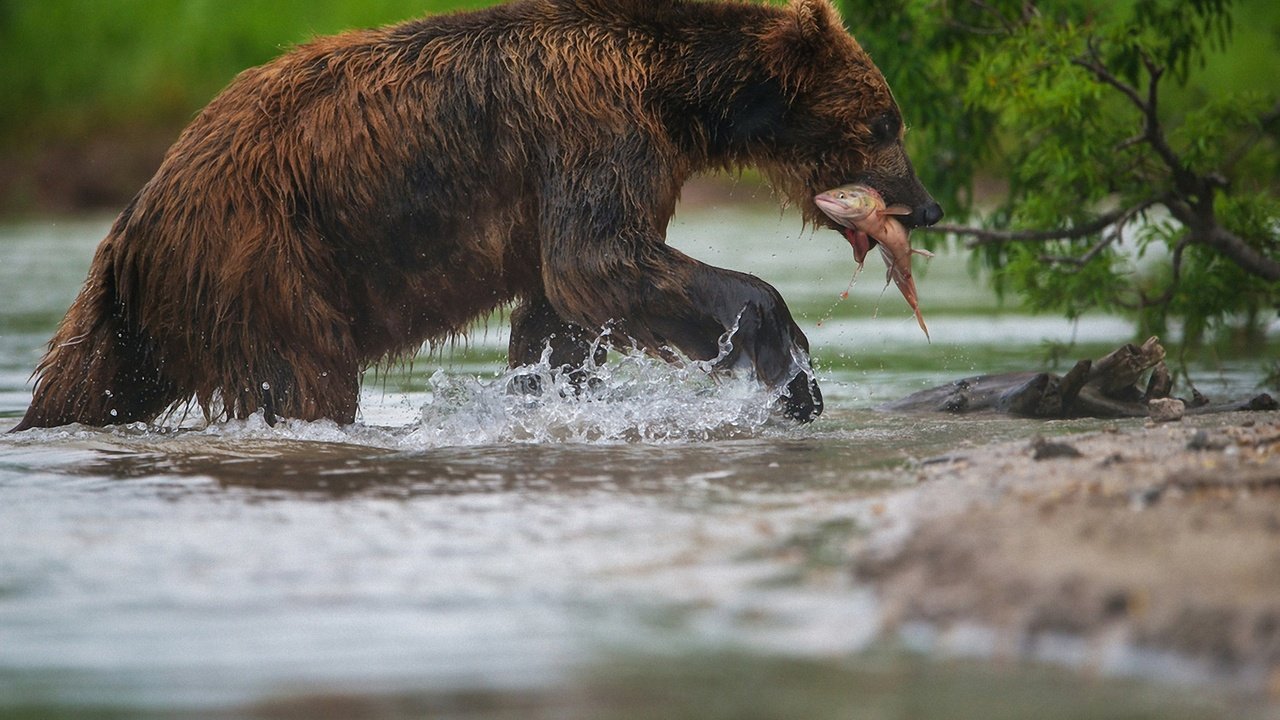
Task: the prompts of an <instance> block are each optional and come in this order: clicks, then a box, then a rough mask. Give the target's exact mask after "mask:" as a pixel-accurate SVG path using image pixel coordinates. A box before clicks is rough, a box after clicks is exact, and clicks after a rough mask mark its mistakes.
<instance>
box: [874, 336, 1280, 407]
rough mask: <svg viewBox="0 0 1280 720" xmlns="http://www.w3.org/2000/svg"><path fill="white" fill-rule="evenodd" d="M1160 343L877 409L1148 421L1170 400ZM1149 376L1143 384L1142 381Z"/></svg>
mask: <svg viewBox="0 0 1280 720" xmlns="http://www.w3.org/2000/svg"><path fill="white" fill-rule="evenodd" d="M1164 358H1165V351H1164V347H1163V346H1161V344H1160V340H1159V338H1155V337H1152V338H1150V339H1148V340H1147V341H1146V342H1144V343H1143V344H1141V345H1133V344H1126V345H1123V346H1121V347H1119V348H1116V349H1115V350H1113V351H1112V352H1110V353H1108V354H1107V355H1105V356H1103V357H1101V358H1099V359H1098V360H1096V361H1091V360H1088V359H1085V360H1081V361H1079V362H1077V363H1076V364H1075V366H1074V367H1072V368H1071V370H1070V371H1068V372H1067V374H1066V375H1062V376H1059V375H1056V374H1054V373H1050V372H1034V371H1032V372H1015V373H1002V374H999V375H978V376H974V377H968V378H964V379H962V380H957V381H955V382H953V383H950V384H947V385H942V386H939V387H936V388H930V389H928V390H921V391H920V392H917V393H913V394H911V395H908V396H907V397H905V398H902V399H901V400H896V401H893V402H890V403H886V404H884V405H881V406H880V407H879V408H878V409H880V410H886V411H891V412H944V413H952V414H963V413H974V412H992V413H1003V414H1007V415H1014V416H1018V417H1029V418H1075V417H1146V416H1147V415H1149V414H1150V403H1151V401H1153V400H1162V399H1164V398H1168V397H1170V393H1171V392H1172V390H1173V377H1172V375H1171V374H1170V372H1169V368H1168V366H1167V365H1165V362H1164ZM1148 371H1150V375H1148V376H1147V379H1146V381H1145V382H1143V376H1144V375H1146V374H1147V373H1148ZM1192 392H1193V393H1194V394H1193V397H1192V399H1191V400H1183V403H1184V404H1185V405H1186V408H1187V409H1186V412H1188V413H1207V412H1228V411H1231V410H1275V409H1277V407H1278V406H1277V403H1276V401H1275V399H1274V398H1272V397H1271V396H1270V395H1268V394H1266V393H1262V394H1260V395H1256V396H1254V397H1251V398H1248V399H1246V400H1240V401H1235V402H1225V403H1212V402H1209V401H1208V400H1207V399H1205V398H1204V396H1203V395H1201V394H1200V393H1199V392H1197V391H1195V390H1193V391H1192Z"/></svg>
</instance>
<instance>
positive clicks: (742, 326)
mask: <svg viewBox="0 0 1280 720" xmlns="http://www.w3.org/2000/svg"><path fill="white" fill-rule="evenodd" d="M646 260H647V263H646V266H645V267H644V268H643V269H642V270H641V271H640V272H638V273H637V272H635V271H634V270H627V271H625V272H622V271H619V272H617V273H616V274H613V275H611V276H609V277H594V276H584V275H583V274H582V273H581V272H580V271H579V272H576V273H575V270H577V268H572V267H568V266H565V267H558V268H555V270H554V271H553V272H551V273H547V274H544V277H549V278H553V282H552V283H551V285H550V288H551V289H552V291H553V295H552V297H553V298H555V299H556V300H557V301H558V302H559V303H560V307H562V308H564V309H566V311H567V309H569V308H583V309H584V311H583V312H581V313H580V314H581V315H582V316H583V322H607V321H609V320H616V321H619V322H620V323H621V325H620V330H621V332H622V334H624V335H626V336H627V337H628V338H630V339H632V340H634V341H635V342H637V343H639V344H641V345H642V346H644V347H646V348H648V349H649V350H652V351H655V352H658V353H662V349H663V347H664V346H674V347H675V348H677V349H679V350H680V351H681V352H683V353H684V354H685V355H687V356H688V357H690V358H692V359H694V360H713V359H714V360H716V361H717V366H718V367H721V368H725V369H736V368H748V369H750V370H751V371H752V372H753V373H754V374H755V376H756V378H757V379H759V380H760V381H761V382H762V383H764V384H765V385H767V386H769V387H771V388H782V396H781V402H782V405H783V412H784V413H785V414H786V415H787V416H788V417H791V418H794V419H796V420H799V421H801V422H809V421H811V420H813V419H814V418H816V417H818V415H819V414H821V413H822V407H823V405H822V392H821V390H820V389H819V388H818V383H817V381H816V379H815V377H814V373H813V369H812V367H811V365H810V361H809V341H808V339H807V338H806V337H805V336H804V332H802V331H801V330H800V327H799V326H798V325H796V323H795V320H793V319H792V317H791V311H790V310H788V309H787V305H786V303H785V302H784V301H783V299H782V296H781V295H780V294H779V293H778V291H777V290H775V289H774V288H773V287H772V286H771V285H769V284H768V283H766V282H764V281H763V280H761V279H760V278H757V277H755V276H752V275H748V274H746V273H740V272H734V271H732V270H724V269H721V268H717V267H712V266H710V265H706V264H704V263H700V262H698V261H696V260H694V259H692V258H690V257H688V256H686V255H684V254H683V253H680V252H679V251H677V250H675V249H673V248H671V247H669V246H666V245H656V246H650V247H649V248H648V253H647V258H646ZM637 265H639V264H638V263H637ZM567 278H572V280H573V282H572V283H567V282H566V279H567ZM580 287H585V288H592V289H593V290H594V292H592V293H591V294H590V295H586V294H583V293H582V292H581V291H580V290H579V289H578V288H580ZM726 334H729V337H728V341H729V343H728V345H727V346H725V347H724V348H722V347H721V340H722V338H724V337H725V336H726Z"/></svg>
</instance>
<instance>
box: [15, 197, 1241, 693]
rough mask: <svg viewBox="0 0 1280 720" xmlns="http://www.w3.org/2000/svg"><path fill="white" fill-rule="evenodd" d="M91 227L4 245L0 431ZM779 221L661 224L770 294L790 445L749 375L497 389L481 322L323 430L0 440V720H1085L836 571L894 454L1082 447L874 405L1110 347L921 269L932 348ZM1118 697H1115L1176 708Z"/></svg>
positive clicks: (142, 430)
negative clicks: (941, 640) (825, 718)
mask: <svg viewBox="0 0 1280 720" xmlns="http://www.w3.org/2000/svg"><path fill="white" fill-rule="evenodd" d="M106 225H107V220H104V219H96V220H90V221H77V222H67V221H59V222H57V223H44V224H28V225H20V226H11V227H7V228H4V229H3V230H0V308H3V310H0V429H5V428H8V427H11V426H12V425H13V424H14V423H16V421H17V418H18V417H20V416H21V413H22V411H23V410H24V409H25V407H26V404H27V402H28V400H29V399H30V388H29V386H28V384H27V378H28V375H29V373H30V371H31V368H32V367H34V365H35V363H36V361H37V360H38V358H39V356H40V353H41V351H42V347H43V344H44V343H45V342H46V341H47V339H48V337H49V335H50V333H51V332H52V329H53V326H54V325H55V324H56V322H57V320H58V318H59V317H60V316H61V314H62V312H63V311H64V310H65V308H66V306H67V304H68V303H69V302H70V300H71V298H72V297H73V296H74V294H75V292H76V291H77V289H78V287H79V284H80V282H81V281H82V280H83V277H84V273H85V269H86V267H87V265H88V262H89V259H90V256H91V253H92V249H93V247H94V245H96V243H97V242H98V240H99V239H100V238H101V236H102V234H103V233H104V232H105V230H106ZM799 227H800V224H799V221H798V220H797V219H795V218H794V217H792V216H789V215H782V216H779V215H778V214H777V213H776V212H768V211H764V212H762V211H758V210H752V209H742V208H735V209H722V210H711V211H700V212H690V213H687V214H686V213H682V214H681V215H680V216H678V217H677V220H676V222H675V224H674V225H673V228H672V231H671V235H672V242H673V244H675V245H677V246H678V247H681V248H682V249H684V250H685V251H686V252H689V253H690V254H692V255H694V256H695V257H699V258H700V259H704V260H706V261H708V262H711V263H713V264H718V265H723V266H729V267H733V268H735V269H739V270H746V271H750V272H754V273H756V274H758V275H760V276H762V277H764V278H765V279H766V280H769V281H770V282H772V283H774V284H775V285H776V286H777V287H778V288H779V289H780V290H781V291H782V293H783V295H784V296H785V297H786V298H787V299H788V302H789V303H790V305H791V307H792V308H793V310H794V311H795V313H796V316H797V318H798V319H799V321H800V323H801V325H802V326H803V328H804V329H805V331H806V332H807V333H808V334H809V337H810V340H811V342H812V343H813V345H814V348H815V357H816V360H817V364H818V368H819V375H820V378H821V380H822V383H823V388H824V391H825V393H826V396H827V401H828V409H827V412H826V414H825V415H824V416H823V417H822V418H821V419H820V420H819V421H818V422H817V423H814V424H813V425H811V426H805V427H797V426H795V425H792V424H790V423H787V422H784V421H780V420H779V419H778V418H777V417H776V414H774V413H772V412H771V411H770V408H771V404H772V399H771V397H770V396H769V395H768V394H767V393H765V392H763V391H761V390H759V389H757V388H755V387H753V386H752V385H751V384H750V383H747V382H744V381H740V380H734V379H718V378H711V377H709V376H708V375H707V374H706V373H705V372H704V371H703V370H702V369H701V368H699V367H697V366H696V365H690V366H685V367H672V366H667V365H663V364H661V363H657V362H655V361H652V360H648V359H645V358H643V357H639V356H635V355H628V354H621V355H618V354H615V356H614V357H613V358H612V359H611V361H610V362H609V363H608V364H607V365H606V366H605V367H604V368H602V369H601V371H600V386H599V387H598V388H596V390H595V391H593V392H592V393H590V394H588V395H587V396H574V395H573V394H572V393H565V394H563V395H562V394H560V393H555V392H551V393H547V394H546V395H544V397H542V398H541V399H536V400H531V399H529V398H526V397H523V396H519V395H514V394H511V393H508V392H507V391H506V387H507V384H508V381H509V377H508V376H507V375H505V374H504V373H503V372H502V370H501V368H502V363H503V360H502V352H503V348H504V347H505V342H506V336H505V331H504V329H503V319H502V318H495V319H493V320H491V321H490V322H489V323H487V324H484V325H482V326H481V327H479V328H477V331H476V332H475V333H474V334H473V335H472V337H470V338H469V339H468V341H467V342H466V343H465V346H463V347H459V348H453V349H449V348H443V349H436V350H435V351H434V352H432V353H430V354H429V355H426V356H423V357H420V358H419V359H418V360H416V361H415V363H413V365H412V367H398V366H394V367H385V368H379V369H377V370H376V371H371V373H370V374H369V375H368V377H367V378H366V383H365V387H364V391H363V402H362V411H361V417H360V420H359V422H357V423H356V424H355V425H353V426H349V427H340V426H337V425H334V424H332V423H328V422H317V423H300V422H293V421H286V422H283V423H281V424H280V425H278V426H276V427H274V428H272V427H268V426H267V425H266V424H265V423H264V422H263V421H262V419H261V418H260V417H257V418H251V419H249V420H246V421H237V422H228V423H225V424H218V425H213V426H209V427H205V426H204V425H203V423H202V422H200V421H198V419H196V418H192V417H187V418H181V417H178V418H172V419H170V420H169V422H168V423H167V425H166V426H165V427H163V428H147V427H144V426H140V425H139V426H126V427H121V428H112V429H105V430H103V429H92V428H83V427H71V428H62V429H54V430H40V431H33V432H28V433H23V434H19V435H15V436H0V499H2V502H0V715H3V714H5V712H6V709H7V710H10V711H12V712H15V713H19V716H22V713H24V712H25V713H29V714H30V716H32V717H41V716H44V715H46V714H48V713H50V712H54V711H57V712H60V713H64V714H67V713H74V712H83V713H87V714H90V715H91V714H93V713H94V712H96V711H98V710H103V709H106V710H109V711H112V712H117V713H120V714H121V715H122V716H137V715H140V714H147V713H154V714H158V715H165V716H168V715H183V714H192V715H196V716H204V715H206V714H209V713H214V714H219V713H221V714H224V715H238V714H246V715H251V716H270V717H279V716H282V715H283V716H289V717H293V716H297V717H311V716H314V714H315V713H314V711H315V709H316V707H319V706H323V705H325V703H330V702H336V700H335V698H341V699H342V702H346V703H348V704H349V705H347V706H341V707H350V708H352V709H351V710H350V712H351V713H352V714H374V715H376V716H379V717H391V716H395V717H398V716H400V715H399V714H396V713H398V712H403V713H404V714H405V715H407V716H408V715H419V716H420V715H422V714H423V713H424V712H426V711H430V714H432V715H433V716H448V717H452V716H459V717H463V716H465V717H537V716H545V717H648V716H649V715H645V714H643V713H630V711H628V710H626V708H627V707H630V706H629V705H628V704H627V703H626V702H624V701H625V700H626V698H629V697H632V696H633V695H635V694H644V695H646V696H652V695H653V694H658V695H661V696H663V697H666V698H668V699H669V701H670V704H669V705H667V706H664V707H665V708H666V711H665V712H664V713H661V714H660V716H662V717H742V716H751V715H752V713H755V712H759V713H763V714H761V715H758V716H762V717H766V716H771V713H768V712H765V711H764V710H762V709H761V708H765V707H776V708H777V712H778V714H794V713H796V712H798V710H799V709H800V708H803V707H807V706H806V705H805V704H804V702H805V701H802V700H800V698H802V697H803V698H810V700H808V701H807V702H811V703H813V705H814V707H822V708H827V710H824V711H823V712H827V711H832V712H836V711H839V709H840V708H842V707H845V705H844V704H842V703H846V704H847V702H849V701H850V698H853V699H854V700H855V702H854V706H856V707H863V708H865V707H873V706H874V707H878V706H881V705H882V706H884V707H890V708H892V707H898V705H899V704H900V703H902V702H905V699H907V698H920V697H931V698H933V699H934V700H936V702H937V705H936V708H935V709H932V710H931V709H930V708H934V705H930V704H928V703H925V704H924V705H918V704H917V705H912V704H911V703H908V705H910V706H913V707H917V709H918V710H919V712H917V713H915V714H916V715H923V716H930V713H936V714H937V716H973V717H987V716H989V713H988V712H987V710H988V709H989V708H990V707H991V703H992V700H991V699H990V697H997V698H1001V702H1005V701H1008V702H1014V699H1015V698H1016V697H1020V695H1019V693H1022V692H1023V690H1024V689H1027V688H1036V689H1037V691H1038V692H1039V694H1038V695H1037V694H1036V693H1035V692H1032V693H1030V695H1029V696H1028V697H1029V698H1031V699H1026V700H1025V702H1024V704H1023V705H1022V706H1021V707H1035V703H1036V702H1043V700H1044V698H1045V697H1060V698H1061V699H1062V701H1063V702H1064V703H1067V705H1066V706H1067V707H1080V708H1084V707H1086V706H1088V707H1092V705H1087V704H1088V703H1091V702H1094V700H1095V699H1097V702H1098V703H1100V704H1101V705H1100V707H1101V706H1106V707H1113V705H1107V703H1109V702H1111V700H1113V699H1114V698H1112V697H1111V696H1110V695H1108V694H1107V693H1120V689H1117V688H1111V687H1110V686H1106V685H1098V684H1096V683H1094V684H1091V685H1090V687H1092V688H1093V689H1092V690H1091V691H1090V692H1089V693H1085V694H1083V695H1082V694H1081V693H1080V692H1079V690H1078V688H1077V687H1076V686H1075V685H1072V682H1075V681H1068V680H1064V679H1062V678H1061V677H1058V676H1055V675H1049V676H1044V675H1040V674H1037V673H1038V672H1039V671H1036V670H1034V669H1028V670H1022V671H1019V673H1018V674H1016V675H1015V676H1014V677H1013V678H1012V679H1010V678H1009V677H1008V676H1006V675H1004V674H999V673H997V674H992V673H991V672H990V671H989V670H987V669H982V668H978V669H974V668H950V669H941V670H940V669H938V668H937V667H936V666H933V665H921V664H920V663H921V661H920V660H919V659H916V658H913V657H912V656H902V655H899V654H896V653H892V652H890V653H889V654H887V655H885V654H883V651H880V650H877V648H878V647H879V645H878V644H877V642H876V638H877V632H878V626H877V623H876V620H875V604H874V598H873V597H872V596H871V594H870V593H869V591H868V590H867V589H866V588H863V587H858V586H856V585H854V584H853V583H852V580H851V577H850V573H849V572H848V570H847V560H848V558H849V556H850V553H851V552H852V549H853V548H856V546H857V544H858V542H859V539H860V537H861V536H862V534H863V531H862V530H861V529H860V528H861V527H862V526H863V524H864V521H865V520H866V519H867V518H868V517H869V515H868V514H869V513H874V512H876V511H877V510H876V508H877V503H878V499H879V498H882V497H884V495H885V493H889V492H892V491H893V490H894V489H895V488H896V487H899V486H900V485H901V484H902V483H904V482H909V477H904V474H903V473H900V472H895V470H897V469H899V468H901V467H902V466H903V465H904V464H907V463H909V462H910V461H912V460H913V459H921V458H927V457H930V456H932V455H936V454H939V453H943V452H945V451H947V450H948V449H949V448H952V447H954V446H956V445H957V444H964V443H967V442H976V441H986V440H990V439H1001V438H1016V437H1024V436H1027V435H1030V434H1033V433H1037V432H1045V431H1048V432H1059V431H1066V430H1068V429H1074V428H1084V427H1090V426H1091V424H1090V423H1089V422H1077V423H1050V424H1048V425H1045V424H1038V423H1036V424H1032V423H1025V422H1019V421H1010V420H1002V419H985V420H974V419H964V420H953V419H946V418H939V419H932V418H931V419H922V418H912V417H901V416H892V415H885V414H881V413H877V412H874V411H873V410H871V409H870V408H871V407H872V406H873V405H874V404H876V403H878V402H881V401H885V400H889V399H893V398H897V397H900V396H902V395H904V394H906V393H909V392H912V391H914V390H918V389H921V388H923V387H927V386H931V385H935V384H939V383H942V382H946V381H948V380H951V379H955V378H957V377H962V376H965V375H970V374H974V373H977V372H994V371H1000V370H1014V369H1026V368H1027V367H1029V366H1030V365H1034V364H1036V363H1037V358H1038V357H1039V356H1040V355H1041V354H1042V343H1044V342H1045V341H1052V342H1065V341H1068V340H1071V339H1073V338H1074V339H1076V340H1078V341H1079V342H1080V343H1081V344H1082V349H1081V354H1082V355H1087V354H1089V353H1090V352H1091V351H1092V350H1093V349H1097V348H1101V349H1106V348H1108V347H1112V346H1114V345H1116V344H1118V343H1120V342H1124V341H1126V340H1129V339H1130V334H1131V329H1130V328H1129V327H1128V326H1127V325H1125V324H1124V323H1122V322H1117V321H1114V320H1108V319H1100V318H1090V319H1088V320H1087V321H1085V322H1083V323H1081V324H1079V325H1071V324H1069V323H1066V322H1065V321H1060V320H1057V319H1053V318H1034V317H1027V316H1022V315H1018V314H1014V313H1009V312H1007V311H1004V310H1001V309H1000V308H999V307H997V306H996V304H995V302H994V300H993V299H992V298H991V297H990V295H989V294H988V293H986V292H985V291H984V290H983V289H982V287H981V286H980V285H978V284H977V283H975V282H974V281H973V280H972V279H971V278H970V277H969V275H968V273H967V270H966V269H965V268H964V262H963V260H961V259H960V258H959V257H958V256H957V255H955V254H954V253H952V254H950V255H947V254H942V255H940V256H939V257H938V258H937V259H935V260H934V261H933V262H932V267H930V268H929V270H928V272H927V273H921V275H920V277H919V285H920V295H921V307H922V309H923V310H924V313H925V316H926V318H927V319H928V320H929V321H930V328H931V331H932V333H933V342H932V344H929V343H926V341H925V339H924V337H923V335H922V334H921V333H920V332H919V329H918V328H917V327H916V325H915V321H914V319H913V318H912V315H911V313H910V310H909V309H908V308H907V306H906V304H905V303H904V302H903V301H902V300H901V298H900V297H899V296H898V295H897V293H896V291H894V290H892V289H890V290H888V291H884V290H883V288H882V283H881V278H882V277H883V276H882V274H881V272H880V271H879V269H872V268H868V271H867V272H865V273H864V274H863V275H862V276H860V277H859V279H858V281H857V283H856V284H855V286H854V291H853V293H852V294H851V295H850V298H849V300H846V301H843V302H841V301H839V299H838V294H839V292H840V291H841V290H843V289H844V287H845V285H846V283H847V282H848V276H847V275H845V274H844V273H846V272H847V271H851V270H852V260H851V258H849V257H848V255H849V251H848V248H847V247H846V246H845V245H844V243H843V241H841V240H840V239H839V238H838V237H837V236H835V235H834V234H831V233H822V234H819V235H818V236H812V235H811V234H809V233H807V232H801V231H800V230H799ZM828 236H829V237H828ZM819 323H820V324H819ZM1255 365H1256V363H1255V364H1254V365H1250V364H1249V363H1247V362H1245V363H1240V364H1238V365H1232V364H1224V365H1219V366H1215V367H1213V368H1204V374H1203V376H1202V378H1201V380H1202V388H1203V387H1204V386H1206V385H1209V386H1212V387H1209V389H1210V390H1213V389H1214V388H1218V389H1221V390H1224V391H1226V392H1232V393H1235V394H1245V393H1248V392H1250V391H1252V390H1253V389H1254V385H1256V382H1257V376H1256V367H1254V366H1255ZM549 379H550V378H549ZM197 414H198V413H197ZM736 676H755V677H761V678H766V680H765V681H764V682H763V684H762V685H760V686H759V687H752V688H742V687H739V685H740V683H736V682H730V680H729V678H731V677H736ZM920 678H930V680H929V681H928V682H922V681H921V680H920ZM854 686H856V687H857V688H860V689H859V690H858V694H855V695H852V696H851V695H849V688H850V687H854ZM970 686H976V687H979V688H986V689H988V690H990V692H978V693H974V692H971V691H969V690H966V689H964V688H968V687H970ZM716 688H719V689H718V690H715V689H716ZM734 688H737V689H734ZM1046 688H1056V689H1046ZM1108 688H1110V689H1108ZM709 690H713V691H714V692H713V693H712V695H711V696H710V697H713V698H721V700H722V701H721V702H718V703H717V702H711V703H709V702H708V697H709V696H708V694H707V692H708V691H709ZM1130 690H1131V689H1124V692H1123V693H1120V696H1121V697H1124V698H1126V700H1125V701H1124V702H1122V703H1121V704H1120V705H1119V706H1118V707H1120V708H1121V709H1124V708H1130V709H1132V708H1147V707H1149V706H1148V705H1146V704H1143V703H1148V702H1150V703H1155V705H1153V706H1152V707H1164V706H1163V705H1160V703H1162V702H1166V703H1167V702H1172V701H1171V700H1169V698H1168V697H1165V698H1164V699H1159V698H1156V699H1142V698H1143V697H1145V696H1142V695H1141V694H1138V695H1135V694H1134V693H1132V692H1130ZM1046 693H1047V695H1046ZM1053 693H1057V695H1054V694H1053ZM1170 697H1177V696H1170ZM1036 698H1038V700H1037V699H1036ZM1135 698H1137V699H1135ZM913 702H914V701H913ZM1019 702H1022V701H1019ZM877 703H879V704H880V705H877ZM1026 703H1031V704H1030V705H1028V704H1026ZM1125 703H1128V704H1127V705H1126V704H1125ZM633 704H634V703H633ZM1014 706H1017V704H1016V702H1015V704H1014V705H1013V706H1011V707H1014ZM387 708H391V710H387ZM397 708H398V710H397ZM619 708H622V709H621V710H620V709H619ZM957 708H960V709H959V710H957ZM966 708H968V709H966ZM379 709H381V710H379ZM375 711H376V712H375ZM378 712H381V713H382V714H377V713H378ZM966 713H972V714H971V715H966ZM891 715H892V714H891ZM806 716H809V717H814V716H816V715H814V714H807V715H806ZM845 716H847V715H845ZM1095 716H1100V715H1096V714H1095ZM1186 716H1188V717H1189V716H1191V715H1186Z"/></svg>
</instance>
